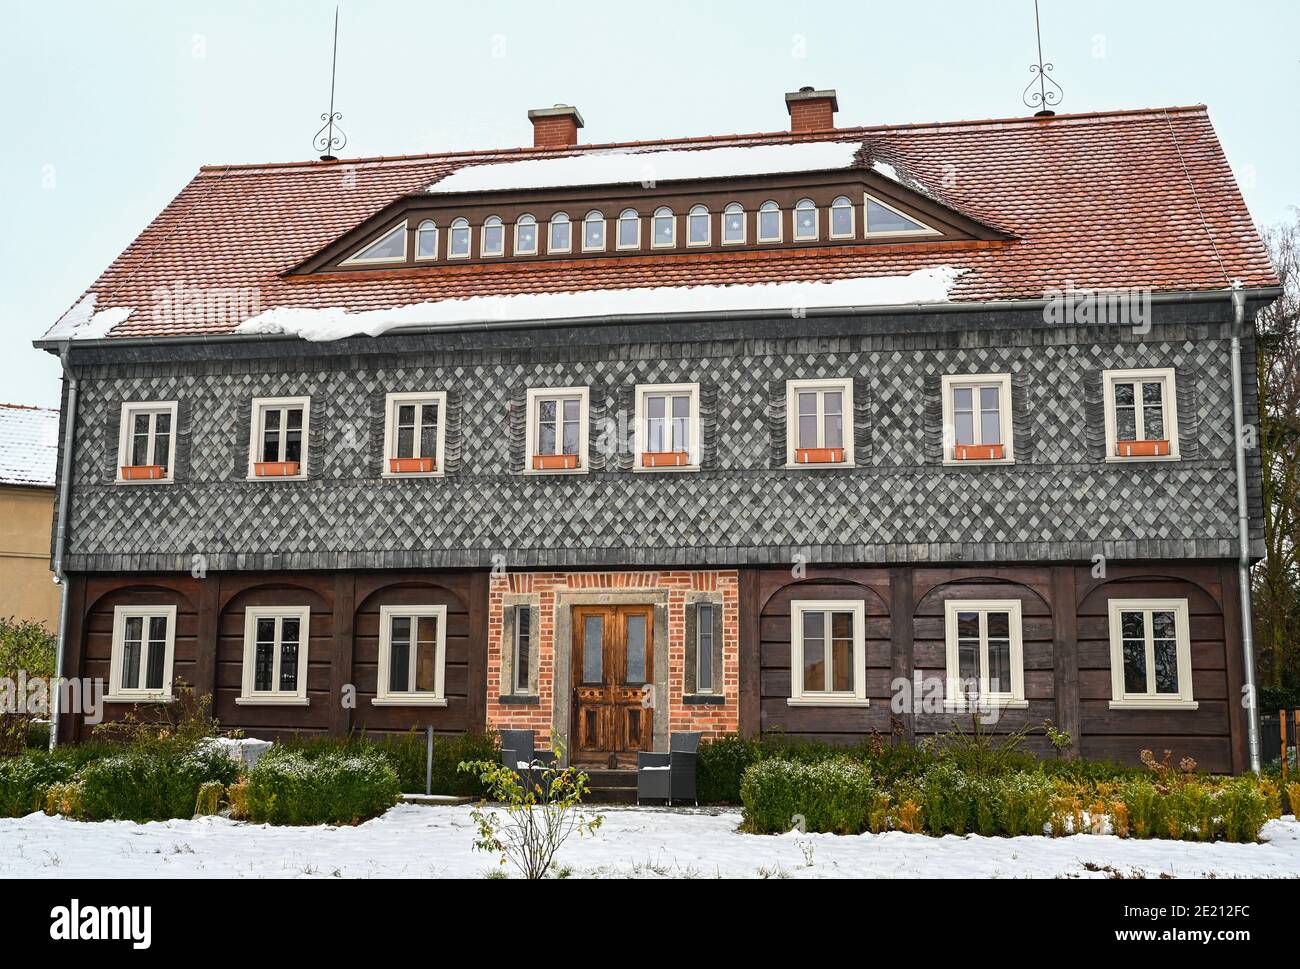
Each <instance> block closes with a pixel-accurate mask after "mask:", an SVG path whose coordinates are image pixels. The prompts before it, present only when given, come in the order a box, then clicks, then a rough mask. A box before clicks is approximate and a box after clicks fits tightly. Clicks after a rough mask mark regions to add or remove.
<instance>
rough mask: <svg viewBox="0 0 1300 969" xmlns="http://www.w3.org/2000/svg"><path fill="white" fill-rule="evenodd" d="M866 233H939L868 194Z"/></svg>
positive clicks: (878, 234)
mask: <svg viewBox="0 0 1300 969" xmlns="http://www.w3.org/2000/svg"><path fill="white" fill-rule="evenodd" d="M865 208H866V221H867V235H870V236H880V235H914V234H917V233H921V234H924V235H938V234H939V233H938V232H937V231H936V230H934V229H932V228H930V227H929V226H928V225H923V224H922V223H920V222H917V221H916V219H914V218H912V217H911V216H910V215H904V214H903V213H902V212H900V211H898V209H896V208H894V207H893V206H892V205H886V204H885V203H884V202H881V201H879V200H877V199H873V198H872V197H871V196H870V195H868V196H867V197H866V206H865Z"/></svg>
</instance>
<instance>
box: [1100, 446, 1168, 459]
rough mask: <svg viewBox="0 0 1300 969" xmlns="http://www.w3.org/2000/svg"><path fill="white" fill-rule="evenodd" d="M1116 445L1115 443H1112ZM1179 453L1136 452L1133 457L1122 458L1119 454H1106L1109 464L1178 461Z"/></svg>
mask: <svg viewBox="0 0 1300 969" xmlns="http://www.w3.org/2000/svg"><path fill="white" fill-rule="evenodd" d="M1110 447H1114V445H1113V444H1112V445H1110ZM1178 460H1180V459H1179V456H1178V455H1177V454H1150V455H1146V454H1135V455H1133V457H1131V458H1122V457H1120V456H1119V455H1118V454H1108V455H1106V463H1107V464H1146V463H1148V462H1164V461H1178Z"/></svg>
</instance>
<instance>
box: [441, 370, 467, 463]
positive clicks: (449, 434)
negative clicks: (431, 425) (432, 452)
mask: <svg viewBox="0 0 1300 969" xmlns="http://www.w3.org/2000/svg"><path fill="white" fill-rule="evenodd" d="M462 400H463V396H462V394H461V391H460V388H459V387H453V388H451V389H450V390H448V391H447V413H445V414H439V415H438V420H440V421H443V422H444V425H443V431H444V438H443V452H444V453H442V454H439V455H438V462H439V464H440V465H441V466H442V469H443V471H444V472H445V473H446V474H458V473H459V472H460V467H461V442H462V437H461V417H462V414H463V406H462Z"/></svg>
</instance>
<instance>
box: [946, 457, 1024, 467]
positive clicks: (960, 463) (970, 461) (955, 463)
mask: <svg viewBox="0 0 1300 969" xmlns="http://www.w3.org/2000/svg"><path fill="white" fill-rule="evenodd" d="M1015 463H1016V459H1015V458H991V459H989V460H983V459H980V458H962V459H961V460H958V459H957V458H944V459H943V466H944V467H945V468H979V467H986V466H988V465H1012V464H1015Z"/></svg>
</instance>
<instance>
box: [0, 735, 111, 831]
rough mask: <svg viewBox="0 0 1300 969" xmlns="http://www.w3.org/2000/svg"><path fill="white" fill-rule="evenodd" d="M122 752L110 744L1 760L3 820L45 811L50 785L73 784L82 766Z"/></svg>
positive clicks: (35, 752)
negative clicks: (68, 782) (67, 782)
mask: <svg viewBox="0 0 1300 969" xmlns="http://www.w3.org/2000/svg"><path fill="white" fill-rule="evenodd" d="M119 750H120V748H118V747H114V746H110V745H108V744H100V743H89V744H71V745H68V746H65V747H56V748H55V749H54V750H52V751H51V750H29V751H27V752H26V753H24V754H22V755H20V756H18V757H10V758H6V759H0V817H6V818H15V817H22V816H23V815H26V814H31V813H32V812H33V811H40V810H43V809H44V808H45V804H46V798H45V793H46V789H47V788H48V787H49V786H50V785H51V784H55V783H62V782H66V781H70V780H72V778H73V777H74V776H75V775H76V773H77V771H78V770H80V769H81V767H82V766H83V765H85V764H87V763H89V762H90V761H92V760H97V759H99V758H101V757H107V756H109V755H110V754H113V753H116V752H117V751H119Z"/></svg>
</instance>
